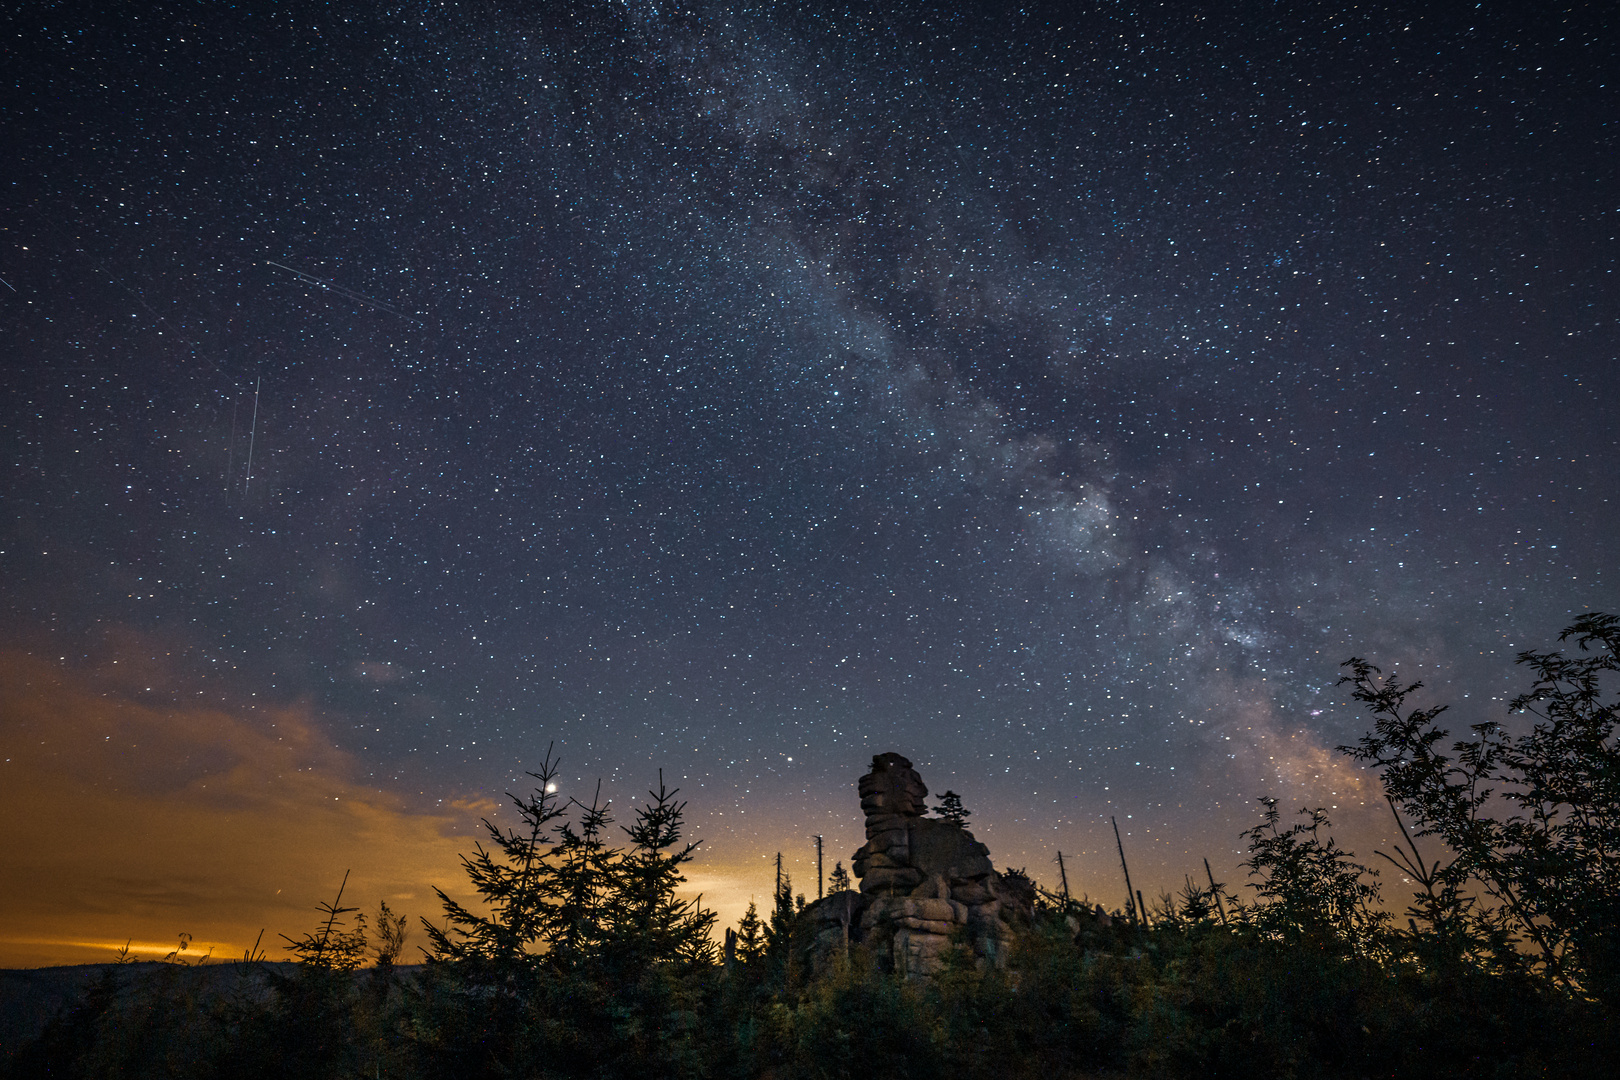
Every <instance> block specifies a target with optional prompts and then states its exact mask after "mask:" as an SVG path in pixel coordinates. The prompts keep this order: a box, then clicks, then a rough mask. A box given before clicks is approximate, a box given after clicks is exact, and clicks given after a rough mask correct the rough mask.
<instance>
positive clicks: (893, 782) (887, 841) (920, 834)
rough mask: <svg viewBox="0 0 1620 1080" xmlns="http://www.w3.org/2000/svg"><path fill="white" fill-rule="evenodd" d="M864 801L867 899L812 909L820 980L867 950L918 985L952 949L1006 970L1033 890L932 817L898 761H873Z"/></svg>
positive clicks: (809, 935)
mask: <svg viewBox="0 0 1620 1080" xmlns="http://www.w3.org/2000/svg"><path fill="white" fill-rule="evenodd" d="M859 791H860V796H861V809H862V810H863V811H865V813H866V843H865V845H864V846H862V847H861V849H860V850H859V851H857V852H856V853H855V856H854V870H855V876H856V877H857V878H859V879H860V891H859V892H855V891H846V892H841V893H834V894H833V895H831V896H828V897H825V898H823V899H821V900H818V901H816V902H815V903H814V904H811V905H810V906H809V907H807V908H805V909H804V913H803V914H802V915H801V916H800V919H801V923H800V935H799V936H800V941H801V943H802V944H801V949H802V950H803V954H804V955H803V959H804V961H805V962H807V963H808V964H809V965H810V967H811V968H812V970H819V969H820V968H822V967H824V966H825V965H826V964H827V963H828V962H829V960H830V958H831V957H833V956H835V955H837V954H839V953H841V952H843V951H845V950H847V949H848V948H849V947H850V946H852V945H863V946H865V947H866V948H869V949H871V950H872V951H873V953H874V954H876V956H877V957H878V959H879V961H880V962H882V963H885V964H886V965H892V968H893V970H895V971H897V972H899V973H901V974H903V975H906V976H908V977H911V978H926V977H927V976H929V975H931V974H933V973H934V972H935V971H937V970H938V969H939V967H940V964H941V963H942V958H943V956H944V954H945V952H946V951H947V950H948V949H950V948H952V947H953V946H960V947H961V948H964V949H967V950H970V951H971V953H972V955H973V956H974V957H976V958H977V959H978V960H980V961H981V962H984V963H991V964H1000V963H1002V962H1003V961H1004V959H1005V956H1006V950H1007V945H1008V943H1009V942H1010V941H1011V940H1012V937H1013V935H1014V934H1015V933H1016V932H1017V930H1018V928H1020V927H1022V926H1026V925H1028V923H1029V920H1030V918H1031V917H1032V915H1033V911H1034V901H1035V896H1034V891H1033V889H1032V888H1031V887H1030V886H1029V885H1028V883H1027V880H1025V879H1023V878H1021V877H1020V876H1019V875H1014V876H1013V878H1012V879H1008V878H1004V877H1003V876H1002V875H1001V874H998V873H997V872H996V870H995V868H994V867H993V866H992V865H991V864H990V852H989V850H988V849H987V848H986V847H985V846H984V845H983V844H981V843H979V842H978V841H977V840H975V839H973V834H972V833H970V832H968V831H967V829H965V828H963V827H962V826H961V825H958V824H956V823H955V822H951V821H946V820H944V819H941V818H930V817H924V816H923V815H924V814H925V813H926V812H927V807H926V805H925V804H924V802H923V800H924V799H925V798H927V797H928V788H927V787H926V786H925V785H924V784H923V782H922V777H921V776H918V775H917V772H916V770H915V769H913V768H912V767H911V762H909V761H907V760H906V759H905V758H903V757H901V756H900V755H899V754H893V753H890V754H879V755H877V756H876V757H874V758H873V759H872V771H871V772H869V773H867V774H866V775H865V776H863V777H861V779H860V784H859Z"/></svg>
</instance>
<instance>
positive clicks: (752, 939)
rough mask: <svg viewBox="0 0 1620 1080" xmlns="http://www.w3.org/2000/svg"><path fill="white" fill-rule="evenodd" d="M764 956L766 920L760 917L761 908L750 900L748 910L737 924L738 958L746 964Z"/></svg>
mask: <svg viewBox="0 0 1620 1080" xmlns="http://www.w3.org/2000/svg"><path fill="white" fill-rule="evenodd" d="M764 956H765V921H764V920H763V919H761V918H760V917H759V909H758V908H757V907H756V906H755V904H754V902H753V901H752V900H750V901H748V910H747V911H746V912H744V913H743V917H742V921H741V922H739V923H738V924H737V959H739V960H741V961H742V962H743V963H745V964H755V963H758V962H759V961H760V960H762V959H763V958H764Z"/></svg>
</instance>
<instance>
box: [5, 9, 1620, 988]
mask: <svg viewBox="0 0 1620 1080" xmlns="http://www.w3.org/2000/svg"><path fill="white" fill-rule="evenodd" d="M1403 8H1405V9H1406V10H1402V9H1403ZM1419 8H1421V10H1418V9H1419ZM1603 8H1604V6H1603V5H1600V4H1575V5H1566V4H1545V5H1527V4H1517V3H1512V4H1510V3H1485V4H1479V5H1474V4H1467V5H1457V4H1445V3H1441V4H1434V5H1421V6H1420V5H1378V4H1373V5H1365V4H1362V5H1354V6H1352V5H1339V4H1332V3H1296V2H1279V3H1255V2H1240V3H1236V4H1228V5H1195V4H1148V3H1085V4H1076V3H1070V4H1060V5H1052V6H1049V7H1040V6H1036V5H1025V6H1015V5H1011V4H1006V5H1000V4H987V5H980V6H963V5H938V4H922V3H917V4H905V3H895V4H888V5H882V6H853V7H851V6H837V5H830V4H827V5H823V4H775V5H772V4H766V5H744V4H719V3H715V4H708V3H700V4H686V3H676V4H664V3H646V2H642V0H627V2H606V0H604V2H599V3H589V2H571V3H556V4H530V3H513V2H508V3H494V2H490V3H476V2H475V3H460V4H455V3H449V4H447V3H437V2H421V3H415V4H409V5H406V4H399V5H390V4H366V5H334V6H331V7H328V6H323V5H311V4H269V3H261V2H258V0H248V2H246V3H242V4H238V5H235V6H228V5H222V4H210V3H174V2H160V3H139V4H106V3H103V4H94V5H90V4H74V3H62V4H42V3H30V4H24V5H20V6H16V7H10V8H8V9H7V10H6V12H5V13H3V14H0V29H3V32H4V43H3V44H0V50H4V55H5V57H6V59H5V63H4V65H3V67H4V75H3V85H4V95H5V109H4V116H5V120H4V128H5V131H6V136H5V143H6V145H7V147H8V149H7V150H6V152H5V161H6V165H5V168H4V170H3V174H0V179H3V183H0V192H3V196H0V197H3V199H4V213H3V214H0V280H3V282H4V285H5V288H3V289H0V350H3V355H0V363H3V370H4V381H5V387H6V390H5V394H4V395H3V397H0V441H3V447H4V465H5V470H6V471H5V481H4V485H3V490H0V496H3V514H0V610H3V612H4V617H3V623H4V628H3V630H0V681H3V682H4V684H5V691H4V693H3V694H0V703H3V705H0V709H3V711H0V744H3V745H0V748H3V749H4V751H5V752H4V755H3V756H4V758H5V761H4V762H3V763H0V769H4V770H5V772H4V773H3V774H0V775H3V776H4V777H5V779H4V780H3V781H0V792H3V794H0V804H3V806H4V813H3V815H0V818H3V820H4V822H5V823H4V825H0V854H3V857H4V860H5V862H6V864H7V865H8V867H9V868H10V869H9V872H8V873H7V874H4V875H0V877H4V878H5V879H6V881H7V884H5V885H3V886H0V911H3V912H4V913H5V915H6V923H7V927H8V929H7V931H6V933H5V935H4V937H5V940H4V941H0V963H10V964H14V965H21V964H33V963H52V962H64V961H78V960H86V959H96V958H99V957H102V956H104V955H105V949H106V947H107V946H108V945H109V944H123V943H124V941H125V940H126V939H131V938H133V939H134V940H136V941H137V942H138V944H137V946H136V947H137V948H138V949H146V950H149V951H159V950H166V949H168V948H170V947H172V945H173V941H174V938H175V935H176V934H177V933H178V932H179V931H187V932H189V933H193V934H195V935H196V937H197V940H198V946H196V947H199V948H200V947H202V946H203V945H204V944H206V945H207V946H208V947H212V948H215V949H216V950H217V952H218V954H220V955H225V954H233V955H237V954H240V952H241V951H242V949H243V948H244V947H245V946H246V945H247V944H248V943H249V942H251V940H252V937H253V934H254V933H255V931H256V929H257V928H258V927H261V926H264V927H268V930H267V935H266V937H267V940H269V941H276V942H278V943H279V939H277V938H275V935H276V934H277V933H289V934H292V933H301V932H302V931H303V930H304V929H306V928H307V927H306V924H312V922H313V911H314V904H315V902H316V901H317V900H320V899H324V898H328V897H329V896H330V895H331V894H332V893H333V892H334V891H335V889H336V886H337V883H338V881H339V880H340V879H341V877H342V875H343V872H344V871H345V870H350V869H352V870H353V871H354V873H353V876H352V877H351V879H350V886H349V888H350V890H351V891H350V892H349V893H346V894H345V902H347V901H348V900H350V899H354V900H355V901H356V902H360V903H362V904H364V905H365V906H367V907H370V906H372V905H374V903H375V901H376V900H377V899H388V900H389V902H390V904H391V905H392V906H394V907H395V908H396V909H402V910H405V911H407V912H409V913H410V914H412V915H413V916H415V915H429V916H431V915H434V914H435V911H436V908H435V904H434V902H433V898H432V896H431V893H430V891H429V889H428V886H429V885H439V886H441V887H444V888H446V889H448V890H450V891H452V892H455V890H456V889H457V879H458V877H459V872H458V869H457V863H456V855H457V853H458V852H462V851H466V850H469V848H470V845H471V842H472V839H473V838H474V837H475V836H476V835H477V830H478V824H477V823H478V820H479V818H480V817H484V816H492V819H493V820H495V821H497V822H500V823H509V822H510V821H511V819H512V815H511V813H510V812H509V811H508V810H504V809H502V808H501V802H502V800H503V798H504V796H503V794H502V793H503V792H505V791H508V790H514V791H522V790H526V785H527V784H528V782H529V781H528V780H527V778H526V777H525V776H524V772H525V770H528V769H533V768H536V767H537V766H538V765H539V763H540V760H541V759H542V758H543V757H544V755H545V753H546V750H547V747H548V746H554V747H555V752H556V753H557V754H558V755H559V756H560V757H561V758H562V760H563V791H562V794H564V795H579V796H581V797H588V796H589V794H590V793H591V791H593V790H594V789H595V785H596V783H597V781H598V780H600V781H601V784H602V791H603V794H604V797H608V798H611V799H612V800H613V803H614V806H615V810H616V813H617V816H618V818H619V820H620V822H626V821H628V819H629V817H630V815H631V814H633V812H634V808H635V807H636V805H637V804H638V800H639V799H644V798H645V792H646V790H647V788H648V787H649V786H652V785H655V784H656V783H657V778H658V770H660V769H662V770H663V775H664V777H665V779H666V780H667V781H668V782H669V783H670V784H671V786H678V787H680V789H681V795H682V797H683V798H686V799H688V800H689V804H688V808H687V820H688V825H689V827H690V833H689V834H690V835H691V836H693V837H698V838H702V839H703V841H704V845H703V847H702V849H701V851H702V852H703V855H702V857H701V858H700V859H699V860H698V862H696V863H695V864H693V866H692V868H691V869H692V874H691V877H692V885H693V888H694V889H695V890H702V891H703V892H704V894H705V897H706V900H705V902H706V903H707V904H709V905H711V906H715V907H717V908H718V909H719V910H720V912H721V914H722V916H723V917H724V918H727V919H734V918H735V917H736V916H737V915H738V914H739V913H740V911H741V908H742V906H744V905H745V904H746V903H747V901H748V899H749V898H750V897H757V898H759V899H760V900H761V901H764V900H766V899H768V896H769V893H770V889H771V885H772V874H773V866H774V863H773V860H774V856H775V853H776V852H777V851H779V850H780V851H782V852H783V853H784V859H785V861H786V864H787V867H788V869H789V870H790V872H791V873H792V874H793V880H794V882H795V886H796V887H797V888H798V889H799V890H800V891H805V890H807V889H808V891H809V892H810V895H811V896H812V897H813V896H814V881H815V862H814V853H813V847H812V840H811V837H812V836H813V835H814V834H818V833H819V834H823V835H824V836H825V837H826V845H827V846H826V869H827V870H828V871H829V872H830V870H831V868H832V864H833V862H834V861H835V860H843V861H844V862H845V863H846V864H847V861H848V858H849V855H850V854H851V853H852V852H853V851H854V849H855V848H856V847H857V846H858V845H859V844H860V843H861V841H862V835H861V830H860V817H859V806H858V802H857V799H856V797H855V794H854V782H855V780H856V778H857V777H858V776H859V775H860V774H861V773H862V772H864V771H865V770H866V768H867V765H868V763H869V761H870V758H871V756H872V755H873V754H875V753H879V752H883V751H889V750H895V751H899V752H901V753H903V754H905V755H906V756H908V757H910V758H911V759H912V761H913V762H914V763H915V764H916V766H917V768H918V769H919V771H920V772H921V773H922V775H923V778H924V780H925V781H926V782H927V783H928V784H929V786H930V788H931V789H932V790H933V791H934V792H935V793H936V794H937V793H939V792H942V791H943V790H945V789H947V788H950V789H953V790H955V791H957V792H959V793H960V794H961V795H962V796H963V799H964V802H965V803H966V804H967V806H968V808H969V809H970V810H971V811H972V812H973V819H972V822H971V825H972V827H973V829H974V831H975V833H976V835H977V836H978V837H979V838H980V839H981V840H984V841H985V842H986V843H987V844H988V845H989V846H990V849H991V852H992V856H993V857H994V859H995V861H996V863H997V865H998V866H1013V867H1019V866H1024V867H1027V868H1028V869H1029V871H1030V873H1031V874H1033V875H1034V876H1036V877H1037V878H1039V879H1041V880H1042V881H1044V882H1048V883H1053V884H1055V880H1056V877H1057V874H1056V866H1055V864H1054V862H1053V860H1054V859H1055V857H1056V854H1057V852H1059V851H1062V852H1064V853H1065V858H1066V859H1069V860H1072V861H1070V862H1069V863H1068V866H1069V869H1070V874H1071V878H1070V880H1071V883H1072V885H1073V887H1074V888H1075V891H1077V892H1081V891H1084V892H1087V893H1088V894H1090V895H1091V896H1093V897H1095V898H1098V899H1102V900H1103V901H1104V902H1106V903H1108V904H1109V905H1110V906H1118V905H1119V904H1121V903H1122V902H1123V896H1116V895H1115V894H1116V893H1121V892H1122V886H1121V885H1119V884H1118V866H1117V855H1116V853H1115V850H1114V836H1113V832H1112V829H1111V827H1110V817H1114V818H1116V819H1117V820H1118V822H1119V825H1120V829H1121V832H1122V834H1123V837H1124V842H1125V846H1126V849H1127V854H1128V855H1129V856H1130V857H1131V859H1132V873H1133V876H1134V877H1135V878H1136V879H1137V884H1138V885H1140V886H1144V887H1145V888H1146V889H1147V890H1148V891H1149V893H1150V895H1151V893H1152V892H1155V891H1157V890H1158V889H1160V888H1171V887H1174V886H1178V885H1180V884H1181V882H1182V875H1183V874H1184V873H1190V872H1194V871H1195V870H1201V869H1202V867H1201V864H1200V862H1199V859H1201V858H1203V857H1206V856H1207V857H1208V858H1209V859H1210V860H1211V863H1212V865H1213V866H1214V868H1215V872H1216V874H1217V876H1220V877H1224V878H1225V879H1226V880H1227V881H1229V882H1237V881H1241V880H1242V878H1241V871H1239V870H1238V869H1237V865H1238V862H1239V861H1240V860H1241V858H1242V857H1243V856H1242V846H1243V845H1242V842H1241V841H1240V840H1239V838H1238V836H1237V833H1238V832H1239V831H1240V830H1242V829H1244V828H1247V827H1249V826H1251V825H1252V824H1254V822H1255V820H1256V817H1257V815H1256V807H1255V804H1254V802H1253V800H1254V798H1255V797H1257V796H1261V795H1274V796H1277V797H1279V798H1281V799H1282V800H1283V801H1284V804H1285V806H1286V807H1287V808H1289V809H1292V808H1294V807H1295V806H1303V805H1313V806H1314V805H1324V806H1329V807H1331V808H1332V811H1331V812H1332V813H1333V814H1334V817H1335V820H1336V821H1337V822H1340V823H1341V828H1342V829H1343V830H1344V835H1346V836H1349V837H1352V838H1354V839H1356V840H1358V844H1352V845H1351V846H1358V845H1360V844H1371V845H1376V844H1377V843H1378V842H1379V841H1380V840H1381V839H1383V838H1384V837H1385V834H1386V833H1387V832H1388V831H1389V829H1388V826H1389V824H1390V823H1389V822H1388V821H1387V810H1386V809H1384V808H1383V807H1382V804H1381V802H1380V801H1379V800H1378V798H1377V788H1376V783H1375V781H1374V780H1373V779H1372V778H1371V777H1369V776H1368V775H1367V774H1365V773H1362V772H1359V771H1358V770H1356V769H1355V768H1353V767H1352V766H1351V764H1350V763H1349V762H1348V761H1347V760H1346V759H1345V758H1344V757H1343V756H1342V755H1339V754H1336V753H1335V752H1334V750H1333V748H1334V747H1335V746H1336V745H1338V744H1340V743H1344V742H1349V741H1353V740H1354V739H1355V738H1356V737H1357V736H1358V735H1359V734H1360V733H1361V732H1362V731H1363V730H1365V729H1366V728H1367V726H1368V723H1367V721H1366V719H1365V717H1364V715H1363V714H1361V713H1359V712H1358V711H1357V710H1356V709H1355V708H1354V707H1353V705H1352V704H1350V703H1349V702H1348V697H1347V694H1346V693H1345V691H1344V689H1343V688H1336V687H1335V681H1336V679H1337V677H1338V673H1339V672H1338V665H1339V664H1340V662H1341V661H1343V660H1345V659H1347V658H1348V657H1350V656H1351V655H1364V656H1367V657H1369V658H1371V659H1372V660H1373V661H1374V662H1375V663H1379V664H1380V665H1382V666H1384V667H1385V668H1386V669H1390V670H1398V671H1399V672H1400V674H1401V676H1402V677H1403V678H1422V679H1424V680H1425V681H1426V682H1427V683H1428V684H1429V686H1430V688H1431V691H1432V693H1433V695H1434V696H1433V697H1432V698H1429V699H1426V700H1445V701H1450V702H1452V704H1453V712H1452V713H1451V714H1449V716H1450V718H1451V719H1452V720H1453V722H1454V723H1455V724H1456V726H1458V727H1460V726H1462V725H1463V724H1466V723H1470V722H1476V721H1478V720H1481V719H1486V718H1493V719H1495V718H1504V717H1505V715H1506V711H1505V707H1504V706H1505V702H1506V700H1507V699H1508V698H1509V697H1511V696H1512V695H1513V694H1514V693H1516V692H1518V691H1519V690H1521V689H1522V688H1524V687H1525V686H1526V685H1527V680H1526V679H1525V678H1524V676H1523V673H1522V671H1519V670H1516V669H1515V668H1514V665H1513V658H1514V656H1515V654H1516V653H1517V652H1518V651H1519V650H1521V649H1526V648H1541V647H1550V646H1551V645H1552V643H1553V642H1554V640H1555V638H1556V634H1557V631H1558V630H1559V629H1561V628H1562V627H1563V626H1565V625H1567V623H1568V622H1569V621H1570V619H1571V617H1572V616H1574V615H1576V614H1579V613H1581V612H1584V611H1588V610H1594V609H1596V610H1609V611H1613V610H1616V609H1617V608H1620V596H1617V593H1616V585H1617V577H1620V571H1617V565H1620V507H1617V505H1616V498H1617V493H1616V489H1615V481H1614V476H1615V465H1616V461H1617V450H1620V448H1617V443H1616V434H1615V427H1614V415H1615V406H1614V402H1615V401H1616V400H1617V391H1620V363H1617V359H1616V339H1617V333H1616V331H1617V317H1620V301H1617V284H1620V283H1617V281H1616V279H1615V268H1616V265H1617V258H1616V256H1617V247H1616V239H1615V236H1616V213H1617V209H1620V184H1617V183H1616V162H1617V161H1620V156H1617V151H1620V145H1617V142H1620V140H1617V137H1616V135H1617V133H1616V117H1617V116H1620V111H1617V105H1620V101H1617V94H1616V91H1615V87H1614V82H1615V72H1616V71H1620V58H1617V57H1616V55H1615V53H1616V49H1615V35H1614V27H1613V16H1612V14H1608V13H1605V12H1604V10H1603ZM1375 811H1376V813H1375ZM1378 813H1381V814H1382V815H1383V816H1382V817H1379V816H1377V814H1378ZM1362 850H1363V853H1364V854H1365V848H1364V847H1363V848H1362ZM1369 861H1370V860H1369ZM807 883H808V884H807Z"/></svg>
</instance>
